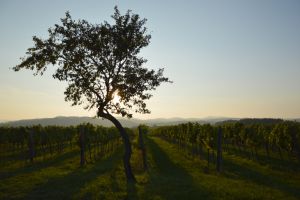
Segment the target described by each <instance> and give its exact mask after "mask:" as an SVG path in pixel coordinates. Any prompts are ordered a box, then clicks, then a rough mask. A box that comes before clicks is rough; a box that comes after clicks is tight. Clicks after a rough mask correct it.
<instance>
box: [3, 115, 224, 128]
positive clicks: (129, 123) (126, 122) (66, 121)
mask: <svg viewBox="0 0 300 200" xmlns="http://www.w3.org/2000/svg"><path fill="white" fill-rule="evenodd" d="M224 119H225V118H204V119H200V118H157V119H149V120H141V119H134V118H133V119H126V118H118V120H119V121H120V122H121V124H122V125H123V126H124V127H129V128H131V127H136V126H138V125H139V124H146V125H149V126H165V125H176V124H182V123H187V122H198V123H201V124H204V123H212V124H213V123H215V122H217V121H221V120H224ZM226 119H227V118H226ZM81 123H91V124H94V125H101V126H105V127H110V126H113V124H112V123H111V122H110V121H108V120H106V119H101V118H100V119H99V118H92V117H54V118H40V119H27V120H18V121H10V122H4V123H0V126H12V127H16V126H33V125H39V124H40V125H42V126H49V125H56V126H72V125H73V126H76V125H79V124H81Z"/></svg>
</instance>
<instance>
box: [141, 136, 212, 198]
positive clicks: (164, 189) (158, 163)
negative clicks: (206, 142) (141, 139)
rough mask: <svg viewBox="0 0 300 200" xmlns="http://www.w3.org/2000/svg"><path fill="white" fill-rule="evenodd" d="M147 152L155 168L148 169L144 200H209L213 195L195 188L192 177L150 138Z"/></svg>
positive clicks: (202, 189)
mask: <svg viewBox="0 0 300 200" xmlns="http://www.w3.org/2000/svg"><path fill="white" fill-rule="evenodd" d="M147 148H148V152H149V153H150V154H152V159H153V162H154V163H155V164H154V165H155V168H153V166H152V169H151V166H150V169H149V182H148V183H147V184H146V186H145V193H144V195H145V198H144V199H155V198H157V199H167V200H168V199H170V200H171V199H172V200H173V199H211V198H212V197H213V195H212V194H211V193H209V192H208V191H207V190H205V189H204V188H200V187H198V186H196V184H195V182H194V181H193V177H192V176H191V175H190V174H189V173H188V172H187V171H186V170H185V169H184V168H182V167H181V166H179V165H178V164H175V163H174V162H173V161H172V160H171V159H170V157H169V156H168V155H167V154H166V153H165V152H164V150H163V149H161V148H160V147H159V145H158V144H156V143H155V142H154V141H153V140H152V139H151V138H147Z"/></svg>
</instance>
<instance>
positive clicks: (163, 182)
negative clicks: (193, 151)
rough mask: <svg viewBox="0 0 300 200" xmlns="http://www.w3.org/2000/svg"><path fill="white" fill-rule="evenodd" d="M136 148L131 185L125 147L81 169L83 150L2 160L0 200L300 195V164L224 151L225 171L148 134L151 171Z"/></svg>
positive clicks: (222, 197) (224, 197)
mask: <svg viewBox="0 0 300 200" xmlns="http://www.w3.org/2000/svg"><path fill="white" fill-rule="evenodd" d="M133 146H134V148H133V149H134V152H133V156H132V165H133V170H134V173H135V175H136V178H137V183H136V184H130V183H129V184H127V182H126V180H125V176H124V173H123V167H122V154H123V150H122V148H119V149H118V150H116V151H115V152H114V153H112V154H111V155H110V156H109V157H106V158H103V159H101V160H99V161H96V162H95V163H90V164H88V165H86V166H85V167H83V168H81V167H79V153H78V150H72V151H68V152H66V153H64V154H61V155H57V156H56V157H54V158H52V159H51V160H47V161H44V162H37V163H34V164H33V165H29V164H26V165H24V163H18V162H15V163H12V162H9V163H7V165H6V163H1V165H0V166H1V168H0V199H130V200H131V199H168V200H169V199H170V200H171V199H172V200H173V199H185V200H187V199H300V172H299V168H297V169H294V168H291V170H279V169H277V168H274V167H272V166H271V165H266V164H260V163H258V162H255V161H252V160H249V159H246V158H243V157H241V156H236V155H229V154H228V155H227V154H224V166H223V169H224V170H223V172H222V173H221V174H218V173H216V171H215V170H214V166H213V165H211V168H210V170H209V172H204V171H205V170H204V169H205V167H206V166H207V163H206V161H205V160H201V159H198V158H194V157H191V156H189V155H187V154H186V153H185V152H182V151H181V150H180V149H178V147H177V146H176V145H173V144H170V143H168V142H165V141H163V140H161V139H159V138H156V137H148V138H146V150H147V160H148V165H149V166H148V167H149V169H148V171H146V172H145V171H143V169H142V165H141V161H142V158H141V154H140V152H139V151H138V150H137V148H136V146H137V145H136V144H134V145H133Z"/></svg>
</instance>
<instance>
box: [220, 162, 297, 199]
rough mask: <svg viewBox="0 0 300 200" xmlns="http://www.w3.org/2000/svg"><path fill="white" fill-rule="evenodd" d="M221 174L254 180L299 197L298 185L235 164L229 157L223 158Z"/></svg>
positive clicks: (233, 177)
mask: <svg viewBox="0 0 300 200" xmlns="http://www.w3.org/2000/svg"><path fill="white" fill-rule="evenodd" d="M223 166H224V169H225V170H224V171H223V175H224V176H225V177H227V178H230V179H241V180H248V181H251V182H254V183H255V184H258V185H263V186H267V187H270V188H273V189H275V190H280V191H282V192H284V193H287V194H290V195H291V196H294V197H295V198H297V199H300V186H297V185H291V184H290V183H288V182H287V181H285V180H284V179H283V178H278V177H276V176H271V175H267V174H262V173H261V172H259V171H257V170H255V169H253V168H251V167H247V166H243V165H241V164H237V163H235V162H234V161H232V160H230V159H224V160H223Z"/></svg>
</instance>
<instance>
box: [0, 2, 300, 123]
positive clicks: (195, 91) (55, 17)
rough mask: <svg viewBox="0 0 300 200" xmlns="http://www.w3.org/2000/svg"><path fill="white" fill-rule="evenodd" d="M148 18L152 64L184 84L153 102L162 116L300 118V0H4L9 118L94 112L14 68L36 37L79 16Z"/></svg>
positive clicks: (2, 51) (0, 110) (0, 35)
mask: <svg viewBox="0 0 300 200" xmlns="http://www.w3.org/2000/svg"><path fill="white" fill-rule="evenodd" d="M115 5H118V6H119V9H120V10H121V12H122V13H124V12H125V11H126V10H127V9H131V10H132V11H133V12H134V13H137V14H139V15H141V16H142V17H144V18H147V19H148V22H147V25H146V26H147V27H148V29H149V33H151V35H152V39H151V43H150V45H149V46H148V47H146V48H145V49H144V50H143V51H142V55H143V56H144V57H145V58H147V59H148V63H147V66H148V67H149V68H159V67H164V68H165V74H166V76H168V77H170V78H171V79H172V80H173V81H174V83H173V84H164V85H162V86H161V87H159V88H158V89H157V90H156V91H155V92H154V93H153V94H154V97H153V98H152V99H151V100H149V101H148V106H149V108H150V110H151V111H152V113H151V114H150V115H143V116H142V115H135V117H137V118H158V117H206V116H228V117H279V118H294V117H300V1H298V0H284V1H282V0H278V1H276V0H272V1H271V0H257V1H255V0H251V1H250V0H249V1H246V0H236V1H233V0H228V1H224V0H219V1H217V0H213V1H210V0H207V1H200V0H195V1H183V0H182V1H174V0H173V1H171V0H169V1H158V0H157V1H147V0H144V1H142V0H135V1H125V0H124V1H109V0H107V1H100V0H95V1H89V0H84V1H74V0H72V1H71V0H70V1H67V0H64V1H62V0H52V1H42V0H36V1H33V0H26V1H22V0H20V1H15V0H2V1H0V27H1V29H0V58H1V59H0V120H16V119H27V118H40V117H54V116H86V115H88V116H94V114H95V113H94V112H93V111H91V112H87V111H85V110H84V109H83V108H81V107H71V106H70V103H68V102H64V95H63V91H64V89H65V87H66V84H65V83H62V82H59V81H58V80H54V79H52V77H51V72H53V69H51V68H50V70H49V72H48V73H46V74H45V75H44V76H42V77H38V76H36V77H34V76H32V72H31V71H26V70H23V71H20V72H18V73H16V72H13V71H12V70H11V69H9V68H10V67H13V66H15V65H16V64H18V63H19V62H20V60H19V58H20V57H23V56H24V55H25V52H26V49H27V48H28V47H31V46H32V44H33V42H32V36H33V35H36V36H39V37H42V38H45V37H47V29H48V28H49V27H52V26H53V25H54V24H55V23H59V22H60V18H61V17H63V16H64V13H65V11H67V10H69V11H70V13H71V15H72V17H73V18H74V19H79V18H80V19H86V20H88V21H90V22H93V23H101V22H103V21H104V20H108V21H110V15H111V14H113V7H114V6H115Z"/></svg>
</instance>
